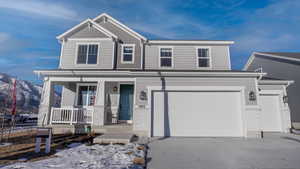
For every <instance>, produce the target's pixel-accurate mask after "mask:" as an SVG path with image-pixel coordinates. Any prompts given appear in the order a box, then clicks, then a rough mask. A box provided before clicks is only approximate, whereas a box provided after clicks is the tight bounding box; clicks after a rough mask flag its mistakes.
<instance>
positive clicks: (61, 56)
mask: <svg viewBox="0 0 300 169" xmlns="http://www.w3.org/2000/svg"><path fill="white" fill-rule="evenodd" d="M64 45H65V40H62V43H61V47H60V57H59V66H58V67H59V68H61V64H62V58H63V54H64Z"/></svg>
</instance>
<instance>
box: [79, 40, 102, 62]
mask: <svg viewBox="0 0 300 169" xmlns="http://www.w3.org/2000/svg"><path fill="white" fill-rule="evenodd" d="M79 45H97V46H98V51H97V62H96V63H90V64H89V63H87V61H88V58H87V59H86V61H85V63H77V60H78V47H79ZM88 51H89V48H88V50H87V52H88ZM75 52H76V53H75V56H76V58H75V65H98V64H99V60H100V59H99V56H100V43H98V42H82V43H81V42H80V43H76V51H75ZM87 56H88V53H87Z"/></svg>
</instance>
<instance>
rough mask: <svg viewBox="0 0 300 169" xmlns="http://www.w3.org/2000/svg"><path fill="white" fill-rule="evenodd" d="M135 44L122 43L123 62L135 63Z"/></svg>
mask: <svg viewBox="0 0 300 169" xmlns="http://www.w3.org/2000/svg"><path fill="white" fill-rule="evenodd" d="M134 47H135V45H134V44H124V45H122V63H134Z"/></svg>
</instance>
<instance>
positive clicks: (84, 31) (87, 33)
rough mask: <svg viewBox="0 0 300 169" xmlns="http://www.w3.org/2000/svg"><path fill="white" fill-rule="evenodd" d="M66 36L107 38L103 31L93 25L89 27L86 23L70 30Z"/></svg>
mask: <svg viewBox="0 0 300 169" xmlns="http://www.w3.org/2000/svg"><path fill="white" fill-rule="evenodd" d="M66 38H109V36H107V35H105V34H104V33H103V32H101V31H99V30H97V29H95V28H94V27H89V26H88V25H86V26H83V27H82V28H80V29H78V30H76V31H74V32H72V33H71V34H69V35H68V36H66Z"/></svg>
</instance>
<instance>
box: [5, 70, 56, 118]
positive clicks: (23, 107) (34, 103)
mask: <svg viewBox="0 0 300 169" xmlns="http://www.w3.org/2000/svg"><path fill="white" fill-rule="evenodd" d="M14 79H15V77H12V76H9V75H7V74H4V73H0V113H4V112H9V111H10V110H11V107H12V89H13V81H14ZM16 86H17V87H16V89H17V93H16V94H17V112H22V113H23V112H24V113H37V112H38V107H39V103H40V97H41V93H42V90H43V87H42V86H39V85H35V84H32V83H31V82H29V81H25V80H19V79H17V85H16ZM59 100H60V96H59V95H58V94H57V93H56V94H55V102H56V103H59Z"/></svg>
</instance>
